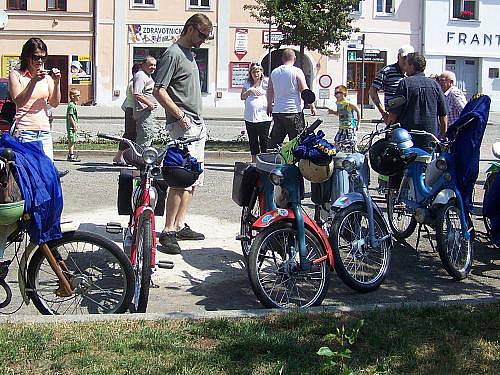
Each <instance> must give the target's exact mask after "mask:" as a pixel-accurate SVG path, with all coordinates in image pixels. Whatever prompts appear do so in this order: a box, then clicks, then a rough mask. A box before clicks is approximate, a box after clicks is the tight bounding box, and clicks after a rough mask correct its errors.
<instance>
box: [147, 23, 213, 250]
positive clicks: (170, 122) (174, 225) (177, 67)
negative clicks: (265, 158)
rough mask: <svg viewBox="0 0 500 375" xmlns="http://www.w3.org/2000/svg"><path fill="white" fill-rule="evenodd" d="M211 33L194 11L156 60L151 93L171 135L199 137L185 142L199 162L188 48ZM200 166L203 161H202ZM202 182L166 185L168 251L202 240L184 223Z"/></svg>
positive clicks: (195, 82) (201, 128) (196, 89)
mask: <svg viewBox="0 0 500 375" xmlns="http://www.w3.org/2000/svg"><path fill="white" fill-rule="evenodd" d="M211 33H212V22H211V21H210V19H208V17H207V16H206V15H204V14H201V13H197V14H194V15H193V16H191V17H190V18H189V19H188V20H187V21H186V23H185V25H184V29H183V30H182V33H181V36H180V38H179V39H178V40H177V42H176V43H174V44H173V45H172V46H171V47H169V48H168V49H167V50H166V51H165V53H164V54H163V56H162V57H161V59H160V61H159V63H158V71H157V74H156V79H155V89H154V96H155V98H156V99H157V100H158V103H160V105H161V106H162V107H163V108H165V115H166V128H167V130H168V131H169V133H170V135H171V137H172V138H180V137H190V136H200V140H199V141H197V142H194V143H192V144H191V145H189V153H190V154H191V156H193V157H195V158H196V159H197V160H198V161H199V162H201V163H203V161H204V154H205V140H206V134H207V133H206V129H205V124H204V122H203V118H202V116H201V106H202V104H201V103H202V101H201V86H200V77H199V71H198V65H197V64H196V60H195V59H194V56H193V53H192V51H191V48H193V47H195V48H199V47H200V46H201V45H202V44H203V43H204V42H205V41H207V39H208V38H209V36H210V34H211ZM202 165H203V164H202ZM202 184H203V173H202V174H201V175H200V177H199V178H198V180H197V181H196V182H195V183H194V185H193V186H191V187H189V188H187V189H177V188H170V189H169V190H168V195H167V202H166V218H165V228H164V230H163V232H162V233H161V235H160V237H159V242H160V244H161V245H162V246H163V247H164V248H165V252H167V253H169V254H179V253H180V251H181V248H180V246H179V243H178V242H177V240H203V239H205V236H204V235H203V234H202V233H197V232H195V231H193V230H192V229H191V228H190V227H189V226H188V225H187V224H186V215H187V211H188V208H189V204H190V202H191V200H192V198H193V194H194V190H195V187H196V186H201V185H202Z"/></svg>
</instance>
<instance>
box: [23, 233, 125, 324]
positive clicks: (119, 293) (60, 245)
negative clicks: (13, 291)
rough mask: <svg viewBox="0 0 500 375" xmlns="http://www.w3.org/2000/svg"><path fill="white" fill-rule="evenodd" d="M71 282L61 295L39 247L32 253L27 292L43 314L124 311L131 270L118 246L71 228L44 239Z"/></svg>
mask: <svg viewBox="0 0 500 375" xmlns="http://www.w3.org/2000/svg"><path fill="white" fill-rule="evenodd" d="M47 245H48V247H49V249H50V251H51V252H52V254H53V255H54V257H55V258H56V260H57V261H58V263H59V264H62V262H64V264H65V266H66V268H67V269H66V270H63V272H64V273H65V275H66V276H67V278H68V281H69V283H70V285H71V290H72V292H73V293H72V295H71V296H69V297H66V296H61V293H60V283H59V279H58V278H57V276H56V274H55V273H54V271H53V270H52V268H51V267H50V264H49V262H48V261H47V259H46V258H45V256H44V255H43V253H42V250H41V249H40V248H38V249H37V250H36V251H35V253H34V254H33V256H32V257H31V260H30V263H29V265H28V274H27V294H28V296H29V298H30V299H31V300H32V301H33V304H34V306H35V307H36V308H37V309H38V311H40V312H41V313H42V314H45V315H65V314H70V315H74V314H113V313H123V312H125V311H126V310H127V309H128V307H129V305H130V302H131V300H132V297H133V291H134V289H133V288H134V273H133V270H132V265H131V264H130V261H129V260H128V259H127V257H126V256H125V254H123V252H122V251H121V249H120V248H119V247H118V246H117V245H116V244H115V243H114V242H112V241H110V240H108V239H106V238H104V237H101V236H99V235H97V234H94V233H89V232H82V231H76V232H75V231H72V232H66V233H63V236H62V238H61V239H59V240H56V241H51V242H49V243H47Z"/></svg>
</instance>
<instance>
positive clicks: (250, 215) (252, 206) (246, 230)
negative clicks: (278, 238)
mask: <svg viewBox="0 0 500 375" xmlns="http://www.w3.org/2000/svg"><path fill="white" fill-rule="evenodd" d="M258 198H259V194H258V189H257V187H255V188H254V191H253V193H252V196H251V198H250V202H249V204H248V206H243V207H242V208H241V217H240V235H241V236H242V237H248V240H246V239H243V240H241V252H242V253H243V258H244V260H245V263H247V262H248V257H249V255H250V247H251V246H252V225H253V223H254V222H255V220H256V219H257V218H259V217H260V215H261V212H260V211H261V210H260V205H259V199H258Z"/></svg>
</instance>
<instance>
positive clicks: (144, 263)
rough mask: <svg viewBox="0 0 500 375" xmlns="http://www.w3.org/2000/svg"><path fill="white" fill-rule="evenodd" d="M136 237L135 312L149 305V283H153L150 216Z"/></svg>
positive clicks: (141, 225) (145, 219)
mask: <svg viewBox="0 0 500 375" xmlns="http://www.w3.org/2000/svg"><path fill="white" fill-rule="evenodd" d="M135 237H136V238H135V254H136V255H135V264H134V274H135V293H134V302H133V305H134V308H135V312H138V313H144V312H146V309H147V307H148V300H149V285H150V283H151V256H152V254H151V253H152V251H153V230H152V225H151V218H150V217H146V218H144V219H143V220H142V223H141V224H140V226H139V227H138V228H137V234H136V236H135Z"/></svg>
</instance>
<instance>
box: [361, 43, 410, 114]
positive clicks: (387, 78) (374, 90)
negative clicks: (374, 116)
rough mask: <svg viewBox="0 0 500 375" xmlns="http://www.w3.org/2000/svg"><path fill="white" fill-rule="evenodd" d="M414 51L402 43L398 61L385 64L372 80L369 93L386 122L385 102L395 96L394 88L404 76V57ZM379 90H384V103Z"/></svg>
mask: <svg viewBox="0 0 500 375" xmlns="http://www.w3.org/2000/svg"><path fill="white" fill-rule="evenodd" d="M413 52H415V50H414V49H413V47H412V46H410V45H404V46H402V47H401V48H400V49H399V50H398V61H397V62H395V63H394V64H390V65H387V66H385V67H383V68H382V70H380V72H378V74H377V78H375V80H374V81H373V83H372V85H371V87H370V90H369V95H370V98H371V99H372V101H373V103H374V104H375V106H376V107H377V109H378V110H379V112H380V114H381V115H382V118H383V119H384V121H385V122H386V123H387V117H388V115H389V113H388V112H387V110H386V108H387V103H388V101H389V100H390V99H392V98H394V97H395V93H396V89H397V88H398V85H399V82H401V80H402V79H403V78H404V77H405V66H406V59H407V56H408V55H409V54H410V53H413ZM380 90H383V91H384V105H383V106H382V103H381V101H380V98H379V96H378V92H379V91H380Z"/></svg>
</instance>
